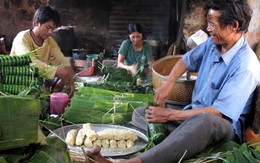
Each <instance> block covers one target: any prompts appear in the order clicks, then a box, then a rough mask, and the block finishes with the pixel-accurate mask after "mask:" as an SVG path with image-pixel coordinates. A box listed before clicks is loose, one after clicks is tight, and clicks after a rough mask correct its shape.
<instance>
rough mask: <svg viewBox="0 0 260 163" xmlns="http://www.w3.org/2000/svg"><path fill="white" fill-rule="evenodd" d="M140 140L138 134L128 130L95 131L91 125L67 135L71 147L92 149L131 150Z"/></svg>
mask: <svg viewBox="0 0 260 163" xmlns="http://www.w3.org/2000/svg"><path fill="white" fill-rule="evenodd" d="M137 139H138V136H137V134H136V133H135V132H134V131H132V130H127V129H105V130H102V131H95V130H93V128H92V126H91V124H90V123H85V124H83V125H82V128H80V129H78V130H77V129H71V130H69V131H68V133H67V135H66V139H65V141H66V143H67V144H69V145H71V146H83V147H85V148H91V147H93V146H94V145H99V146H100V147H103V148H130V147H132V146H133V145H134V143H135V141H136V140H137Z"/></svg>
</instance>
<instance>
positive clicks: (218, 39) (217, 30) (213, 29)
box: [207, 9, 231, 45]
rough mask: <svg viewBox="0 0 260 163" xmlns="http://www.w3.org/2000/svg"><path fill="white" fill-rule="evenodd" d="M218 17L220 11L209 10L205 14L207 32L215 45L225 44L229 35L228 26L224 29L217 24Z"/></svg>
mask: <svg viewBox="0 0 260 163" xmlns="http://www.w3.org/2000/svg"><path fill="white" fill-rule="evenodd" d="M220 15H221V13H220V11H218V10H212V9H210V10H209V11H208V14H207V23H208V26H207V31H208V32H209V34H210V36H211V37H212V39H213V42H214V44H216V45H224V44H226V43H227V42H228V40H229V37H230V34H231V29H230V25H228V26H226V27H222V26H221V24H220V22H219V17H220Z"/></svg>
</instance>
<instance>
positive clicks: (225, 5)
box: [206, 0, 253, 32]
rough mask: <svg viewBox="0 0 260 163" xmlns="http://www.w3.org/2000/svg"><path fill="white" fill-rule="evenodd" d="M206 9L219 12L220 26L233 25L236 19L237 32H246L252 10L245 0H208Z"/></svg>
mask: <svg viewBox="0 0 260 163" xmlns="http://www.w3.org/2000/svg"><path fill="white" fill-rule="evenodd" d="M206 9H207V11H208V10H209V9H213V10H219V11H220V12H221V15H220V17H219V22H220V25H221V27H225V26H227V25H234V24H235V21H237V22H238V24H239V28H238V31H237V32H241V31H245V32H247V30H248V26H249V22H250V20H251V17H252V12H253V11H252V9H251V8H250V6H249V5H248V3H247V0H208V3H207V6H206Z"/></svg>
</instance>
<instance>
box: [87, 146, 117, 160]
mask: <svg viewBox="0 0 260 163" xmlns="http://www.w3.org/2000/svg"><path fill="white" fill-rule="evenodd" d="M100 151H101V147H100V146H97V145H95V146H94V147H93V148H92V149H91V150H90V151H87V152H86V155H87V157H89V158H90V159H89V163H112V162H111V161H109V160H107V159H105V158H104V157H103V156H101V154H100Z"/></svg>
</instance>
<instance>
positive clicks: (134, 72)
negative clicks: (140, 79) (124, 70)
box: [128, 64, 137, 76]
mask: <svg viewBox="0 0 260 163" xmlns="http://www.w3.org/2000/svg"><path fill="white" fill-rule="evenodd" d="M128 70H129V71H130V72H131V74H132V75H133V76H135V75H136V74H137V64H134V65H131V66H129V68H128Z"/></svg>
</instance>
